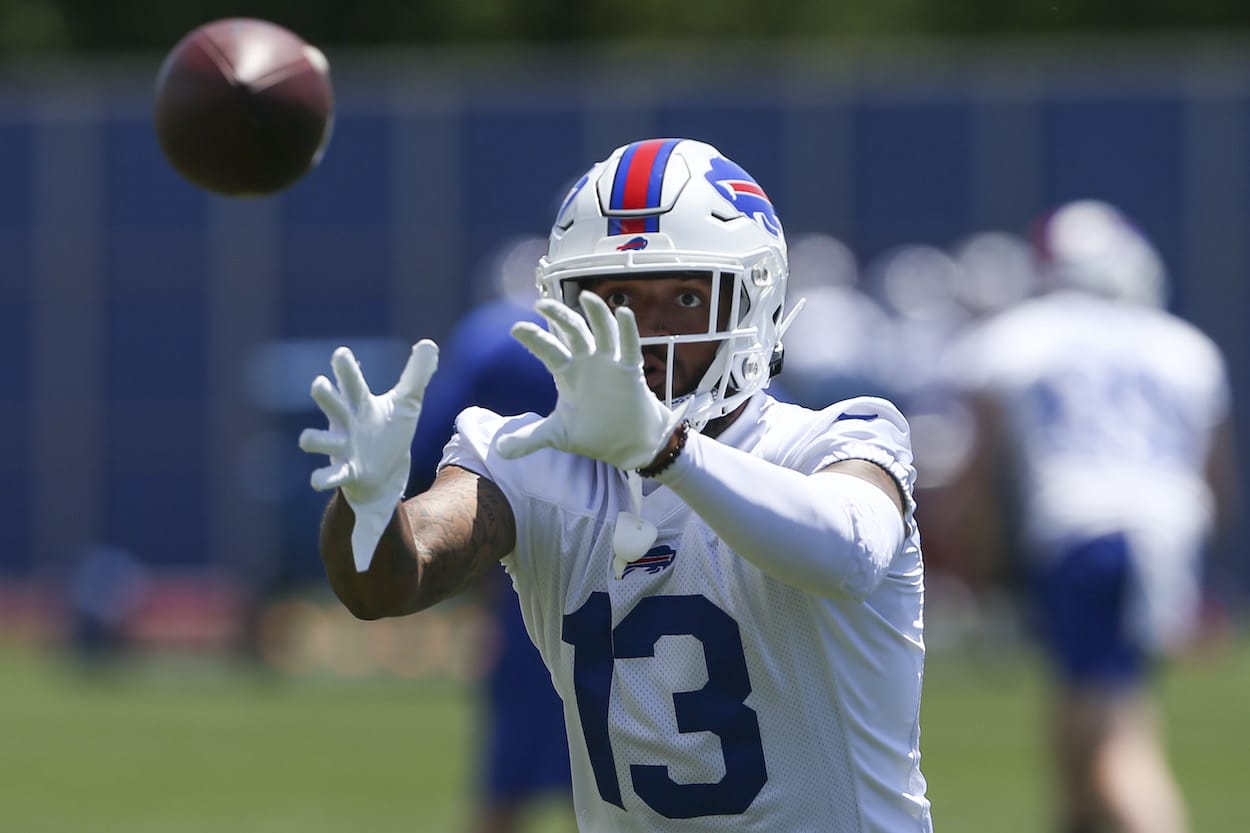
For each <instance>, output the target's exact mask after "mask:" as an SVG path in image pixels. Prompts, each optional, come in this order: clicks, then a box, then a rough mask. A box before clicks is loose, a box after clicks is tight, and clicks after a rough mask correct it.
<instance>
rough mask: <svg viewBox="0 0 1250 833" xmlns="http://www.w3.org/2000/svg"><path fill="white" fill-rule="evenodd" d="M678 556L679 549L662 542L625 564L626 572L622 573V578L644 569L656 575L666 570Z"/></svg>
mask: <svg viewBox="0 0 1250 833" xmlns="http://www.w3.org/2000/svg"><path fill="white" fill-rule="evenodd" d="M676 556H677V551H676V550H675V549H673V548H672V547H670V546H669V545H668V544H660V545H659V546H657V547H652V548H651V549H649V550H647V554H646V555H644V556H643V557H642V558H639V559H637V560H636V561H631V562H629V563H628V564H626V565H625V572H623V573H621V578H625V576H627V575H629V574H630V573H632V572H634V571H635V570H642V571H643V572H647V573H650V574H651V575H655V574H656V573H658V572H661V571H662V570H665V569H667V568H668V567H669V565H671V564H672V563H673V559H674V558H675V557H676Z"/></svg>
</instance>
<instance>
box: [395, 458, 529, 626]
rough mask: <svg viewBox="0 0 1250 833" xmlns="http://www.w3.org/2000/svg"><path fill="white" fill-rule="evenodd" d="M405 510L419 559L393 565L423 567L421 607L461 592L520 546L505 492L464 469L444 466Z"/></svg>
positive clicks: (420, 573)
mask: <svg viewBox="0 0 1250 833" xmlns="http://www.w3.org/2000/svg"><path fill="white" fill-rule="evenodd" d="M404 510H405V514H406V517H407V521H408V527H409V530H410V535H411V540H412V543H413V547H414V549H415V551H416V553H417V561H416V563H415V564H414V563H413V562H412V561H411V560H410V559H409V560H407V563H404V564H395V565H393V566H392V567H391V569H395V570H397V571H405V572H408V573H410V572H411V571H412V570H414V569H415V570H416V571H417V574H418V579H417V581H418V587H419V599H418V607H419V608H426V607H429V606H430V605H433V604H436V603H437V602H439V601H442V600H443V599H445V598H448V597H449V596H453V595H455V594H457V593H459V592H461V591H462V590H464V589H465V588H467V587H468V586H469V585H470V584H472V583H473V581H474V580H475V579H476V578H477V577H478V576H479V575H481V574H482V573H483V572H484V571H485V570H486V569H487V568H488V567H490V566H491V565H492V564H495V563H497V562H498V561H499V560H500V559H501V558H503V557H504V556H505V555H507V554H508V553H510V552H511V551H512V550H513V548H514V547H515V546H516V521H515V518H514V516H513V514H512V507H511V506H510V505H509V504H508V500H507V498H506V497H505V496H504V494H503V492H502V491H500V489H499V487H498V486H496V485H495V484H494V483H492V482H491V481H489V480H487V479H485V478H483V477H479V476H477V475H475V474H473V473H472V472H469V471H467V470H464V469H460V468H456V467H448V468H446V469H444V470H443V472H441V473H440V474H439V477H438V479H437V480H436V481H435V484H434V486H433V487H432V488H431V489H430V490H429V491H428V492H425V493H424V494H421V495H418V496H417V497H415V498H413V499H412V500H410V501H408V502H407V503H405V504H404Z"/></svg>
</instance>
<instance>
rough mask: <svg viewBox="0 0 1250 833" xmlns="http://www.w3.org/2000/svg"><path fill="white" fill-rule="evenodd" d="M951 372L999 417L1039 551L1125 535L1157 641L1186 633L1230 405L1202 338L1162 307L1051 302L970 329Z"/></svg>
mask: <svg viewBox="0 0 1250 833" xmlns="http://www.w3.org/2000/svg"><path fill="white" fill-rule="evenodd" d="M949 370H950V374H951V378H952V379H953V381H954V383H955V384H957V385H959V386H961V387H963V388H967V389H973V390H977V391H980V392H982V393H985V394H989V395H991V396H992V397H993V398H994V399H995V400H996V401H998V402H999V403H1000V404H1001V405H1002V406H1004V407H1003V414H1004V417H1005V418H1006V420H1007V421H1008V425H1007V430H1008V433H1009V435H1010V436H1011V438H1012V440H1013V442H1014V444H1015V445H1014V453H1015V454H1017V455H1018V459H1017V463H1018V467H1017V471H1018V474H1019V478H1020V479H1019V482H1018V483H1017V484H1016V485H1017V488H1018V489H1019V490H1020V492H1019V496H1020V499H1021V502H1022V503H1021V510H1022V513H1023V517H1022V519H1021V522H1022V524H1023V529H1022V532H1023V534H1024V535H1025V537H1026V539H1028V540H1029V541H1031V542H1033V543H1034V544H1035V545H1039V546H1035V547H1034V549H1035V551H1036V552H1038V553H1040V554H1042V556H1043V557H1044V556H1045V555H1046V554H1047V553H1048V552H1054V551H1055V547H1054V546H1053V545H1056V544H1059V543H1060V542H1062V541H1064V540H1072V539H1078V540H1079V539H1091V538H1094V537H1097V536H1099V535H1103V534H1106V533H1109V532H1115V531H1120V532H1124V533H1127V534H1128V535H1129V536H1130V541H1131V544H1132V547H1131V549H1132V550H1133V552H1134V555H1135V559H1136V561H1137V562H1138V567H1139V570H1140V571H1141V579H1142V581H1143V582H1145V583H1146V584H1147V585H1148V586H1147V587H1144V588H1142V589H1143V590H1145V591H1147V593H1146V603H1147V604H1152V603H1153V604H1155V605H1156V606H1159V607H1160V608H1161V609H1159V610H1155V611H1153V612H1151V613H1150V614H1149V616H1150V617H1151V618H1152V619H1153V622H1152V623H1151V627H1153V628H1155V629H1156V631H1157V632H1156V633H1155V634H1154V637H1155V638H1167V634H1166V633H1165V632H1166V631H1167V630H1168V629H1170V628H1175V627H1183V624H1182V621H1183V620H1184V619H1185V618H1187V617H1189V616H1190V615H1191V614H1192V612H1193V608H1194V606H1195V605H1196V604H1197V593H1198V586H1197V564H1198V560H1199V558H1200V556H1201V552H1202V547H1203V545H1204V543H1205V539H1206V537H1207V535H1208V534H1209V532H1210V528H1211V524H1212V521H1213V511H1214V504H1213V496H1212V495H1211V493H1210V489H1209V487H1208V485H1207V483H1206V481H1205V479H1204V469H1205V464H1206V458H1207V454H1208V451H1209V448H1210V444H1211V440H1212V435H1213V432H1212V429H1213V427H1214V426H1215V425H1216V424H1217V423H1218V422H1220V421H1221V420H1222V419H1223V418H1224V417H1225V416H1226V414H1227V411H1228V408H1229V406H1230V405H1229V400H1230V394H1229V386H1228V380H1227V375H1226V370H1225V366H1224V361H1223V358H1222V356H1221V355H1220V353H1219V350H1218V349H1217V348H1216V346H1215V344H1214V343H1213V342H1212V341H1211V339H1210V338H1208V337H1207V336H1206V335H1205V334H1203V333H1202V332H1201V331H1199V330H1198V329H1197V328H1195V327H1194V326H1192V325H1191V324H1189V323H1187V322H1185V321H1183V320H1182V319H1180V318H1177V317H1175V316H1173V315H1170V314H1168V313H1166V312H1163V311H1161V310H1158V309H1154V308H1151V307H1146V306H1140V305H1132V304H1126V303H1117V302H1114V301H1107V300H1103V299H1100V298H1098V297H1096V296H1093V295H1089V294H1085V293H1079V292H1056V293H1053V294H1050V295H1046V296H1042V297H1040V298H1037V299H1034V300H1031V301H1028V302H1025V303H1023V304H1021V305H1020V306H1018V307H1015V308H1013V309H1011V310H1009V311H1007V312H1005V313H1003V314H1002V315H1000V316H998V317H997V318H994V319H991V320H989V321H988V322H986V323H985V324H983V325H981V326H980V327H979V328H978V329H976V330H973V331H971V332H970V333H969V334H968V335H967V336H965V338H964V339H963V340H962V341H961V343H960V344H959V345H958V346H957V347H956V349H955V351H954V353H953V354H952V357H951V362H950V364H949ZM1149 585H1154V587H1153V588H1152V587H1150V586H1149ZM1165 588H1166V593H1164V592H1163V591H1164V589H1165ZM1160 594H1163V595H1160ZM1164 596H1167V597H1168V600H1167V602H1166V603H1165V602H1164V601H1163V597H1164ZM1151 599H1154V600H1155V601H1153V602H1151ZM1169 619H1172V620H1175V621H1173V622H1170V623H1169V622H1168V621H1166V620H1169Z"/></svg>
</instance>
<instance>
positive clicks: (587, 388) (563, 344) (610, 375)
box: [497, 292, 685, 471]
mask: <svg viewBox="0 0 1250 833" xmlns="http://www.w3.org/2000/svg"><path fill="white" fill-rule="evenodd" d="M579 301H580V302H581V306H582V309H583V310H585V311H586V318H585V319H583V318H582V317H581V316H580V315H578V313H577V311H576V310H574V309H571V308H570V307H568V306H565V305H564V304H562V303H560V302H558V301H555V300H553V299H551V298H544V299H542V300H540V301H539V302H538V303H537V304H535V306H534V309H535V310H537V311H538V313H539V314H540V315H542V316H543V318H545V319H547V321H548V323H550V325H551V330H552V332H547V331H546V330H544V329H542V328H541V327H539V326H538V325H537V324H534V323H532V322H529V321H521V322H518V323H517V324H515V325H513V327H512V335H513V337H514V338H516V340H517V341H519V342H521V344H523V345H525V347H526V348H527V349H528V350H529V351H530V352H531V353H533V354H534V355H535V356H536V357H537V358H538V359H539V360H540V361H541V362H542V363H543V364H544V365H546V367H547V370H549V371H550V372H551V375H552V377H553V378H554V379H555V383H556V394H557V398H556V407H555V409H554V410H553V411H552V412H551V414H550V415H549V416H547V417H544V418H543V419H541V420H539V421H537V422H534V423H531V424H529V425H527V426H525V427H523V428H520V429H518V430H516V431H513V432H512V433H510V434H506V435H504V436H501V437H500V438H499V440H498V442H497V448H498V450H499V453H500V454H501V455H502V456H504V457H506V458H509V459H513V458H516V457H523V456H525V455H526V454H531V453H533V452H535V451H537V450H538V449H540V448H555V449H559V450H561V451H568V452H572V453H574V454H580V455H582V456H583V457H593V458H594V459H596V460H602V461H603V462H605V463H608V464H610V465H613V466H616V467H617V468H620V469H624V470H626V471H632V470H633V469H637V468H640V467H642V466H646V465H647V464H648V463H650V462H651V461H652V460H653V459H655V457H656V455H657V454H659V452H660V450H661V449H662V448H663V447H664V445H665V443H666V442H668V438H669V435H671V434H672V433H673V430H674V429H675V428H676V427H677V424H678V423H679V422H681V418H682V414H683V413H684V411H685V409H684V408H682V409H679V410H678V411H672V410H670V409H669V408H667V407H665V406H664V405H663V403H661V402H660V400H659V399H657V398H656V396H655V394H654V393H652V392H651V390H650V388H648V387H647V381H646V378H645V377H644V376H643V372H642V347H641V344H640V341H639V337H638V323H637V321H635V320H634V313H633V311H632V310H630V309H629V308H628V307H620V308H619V309H617V310H616V314H615V316H614V315H613V313H612V311H611V310H610V309H609V308H608V305H607V303H606V302H605V301H604V300H603V299H602V298H600V297H599V296H598V295H596V294H595V293H593V292H582V293H581V296H580V298H579ZM587 322H589V323H587Z"/></svg>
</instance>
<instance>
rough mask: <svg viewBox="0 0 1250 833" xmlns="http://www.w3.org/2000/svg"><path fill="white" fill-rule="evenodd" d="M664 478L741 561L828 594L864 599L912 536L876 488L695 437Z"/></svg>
mask: <svg viewBox="0 0 1250 833" xmlns="http://www.w3.org/2000/svg"><path fill="white" fill-rule="evenodd" d="M657 480H659V481H660V482H661V483H663V484H664V485H665V486H668V487H669V488H670V489H672V490H673V491H674V492H675V493H676V494H677V495H678V496H679V497H680V498H681V499H682V500H684V501H685V502H686V503H687V504H688V505H689V506H690V508H691V509H693V510H694V511H695V512H697V513H698V514H699V516H700V517H701V518H703V520H705V521H706V522H707V523H708V525H709V526H711V527H712V529H713V530H715V531H716V533H717V534H718V535H719V536H720V537H721V538H722V539H723V540H724V542H725V543H726V544H728V545H729V546H730V547H731V548H733V550H734V551H735V552H737V553H738V554H739V555H741V556H742V557H743V558H745V559H746V560H748V561H750V562H751V563H752V564H754V565H755V566H757V567H759V568H760V569H761V570H763V571H764V572H766V573H768V574H769V575H772V576H774V577H775V578H778V579H780V580H782V581H784V582H786V583H788V584H792V585H794V586H796V587H800V588H803V589H805V590H811V591H813V592H815V593H819V594H821V595H826V596H829V595H842V596H849V597H851V598H855V599H863V598H866V597H867V596H868V595H869V594H870V593H872V591H873V590H874V589H876V587H877V585H879V584H880V583H881V580H882V579H883V578H884V577H885V573H886V570H887V569H888V568H889V565H890V562H891V561H893V560H894V556H895V555H896V554H897V553H898V552H899V551H900V550H901V549H902V546H903V542H904V539H905V538H906V531H905V528H904V524H903V517H902V515H900V514H899V511H898V507H896V506H895V505H894V502H893V501H892V500H891V499H890V497H889V496H888V495H886V493H885V492H883V491H882V490H881V489H880V488H878V487H877V486H876V485H874V484H872V483H869V482H868V481H866V480H863V479H861V478H858V477H854V476H852V475H847V474H839V473H836V472H820V473H817V474H813V475H805V474H802V473H800V472H797V471H794V470H792V469H787V468H785V467H783V466H778V465H776V464H774V463H770V462H768V461H767V460H763V459H761V458H759V457H755V456H752V455H750V454H747V453H746V452H745V451H740V450H739V449H736V448H732V447H730V446H727V445H725V444H723V443H719V442H717V441H716V440H714V439H711V438H709V437H705V436H703V435H702V434H696V433H694V432H691V434H690V437H689V439H688V440H687V443H686V448H685V450H684V451H683V452H682V454H681V455H680V456H679V457H678V458H677V459H676V460H675V461H674V462H673V463H672V465H670V466H669V467H668V468H667V469H665V470H664V471H663V472H662V473H661V474H660V475H659V476H658V477H657Z"/></svg>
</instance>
